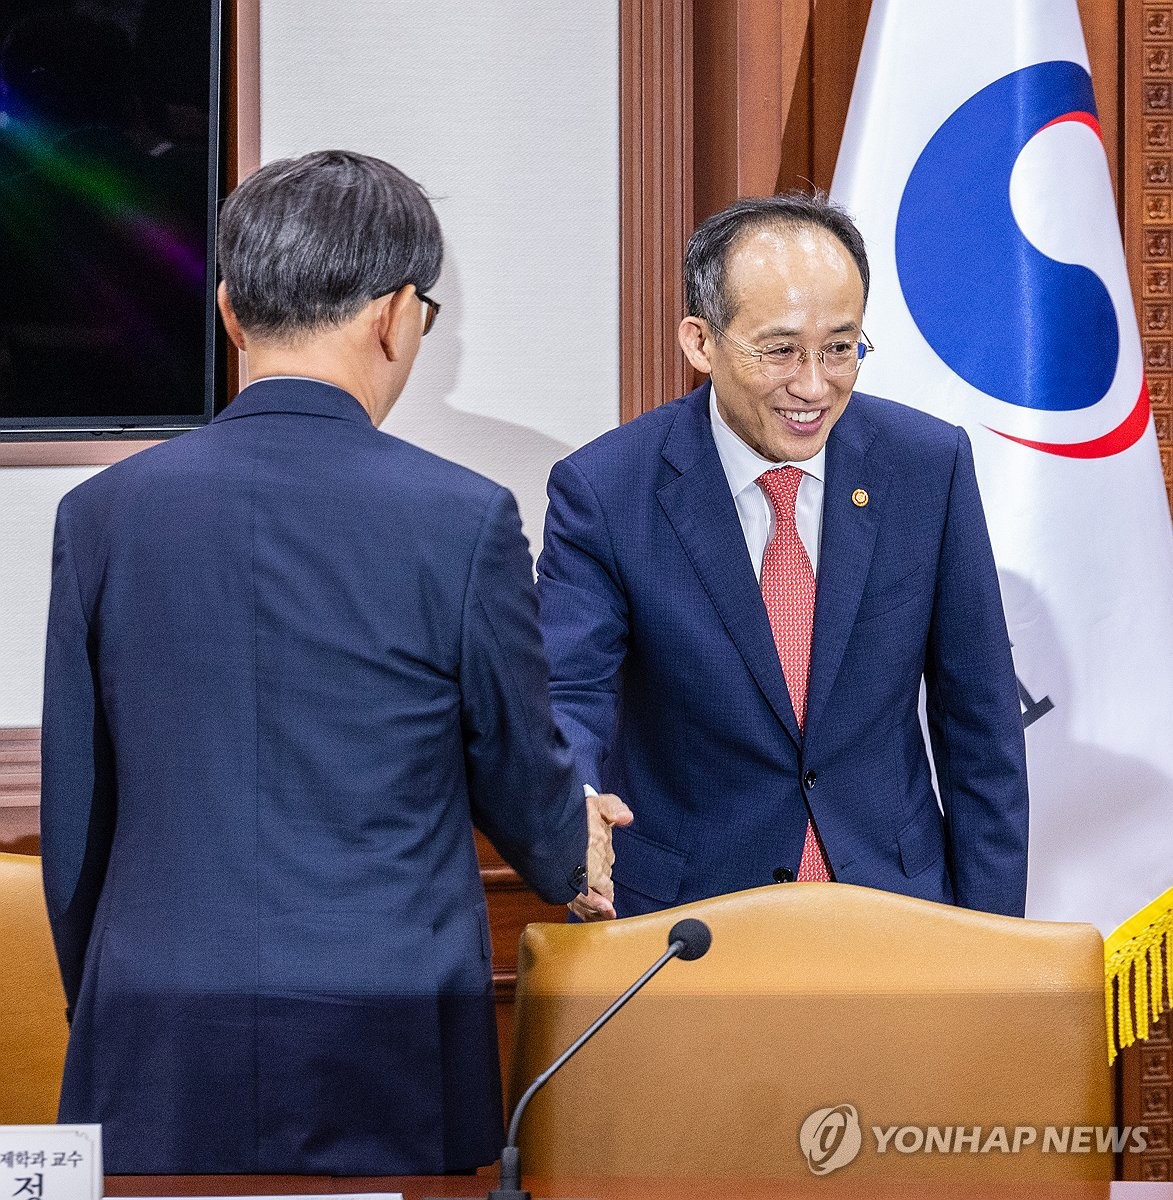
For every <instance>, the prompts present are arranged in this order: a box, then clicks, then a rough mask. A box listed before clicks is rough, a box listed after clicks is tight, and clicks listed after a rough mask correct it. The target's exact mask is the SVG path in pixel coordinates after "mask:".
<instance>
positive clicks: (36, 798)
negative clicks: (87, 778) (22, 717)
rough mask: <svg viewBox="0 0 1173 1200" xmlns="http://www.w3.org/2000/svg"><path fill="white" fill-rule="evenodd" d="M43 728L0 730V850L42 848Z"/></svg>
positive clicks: (24, 851)
mask: <svg viewBox="0 0 1173 1200" xmlns="http://www.w3.org/2000/svg"><path fill="white" fill-rule="evenodd" d="M40 801H41V731H40V730H39V729H0V853H4V854H36V853H38V851H39V849H40Z"/></svg>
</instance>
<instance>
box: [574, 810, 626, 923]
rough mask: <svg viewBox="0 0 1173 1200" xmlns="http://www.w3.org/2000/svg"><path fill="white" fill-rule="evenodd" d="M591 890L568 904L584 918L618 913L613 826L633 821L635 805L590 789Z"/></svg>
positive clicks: (596, 918)
mask: <svg viewBox="0 0 1173 1200" xmlns="http://www.w3.org/2000/svg"><path fill="white" fill-rule="evenodd" d="M586 808H587V889H588V890H587V892H586V893H585V894H579V895H578V896H575V898H574V899H573V900H572V901H571V902H570V904H569V905H567V907H568V908H569V909H570V911H571V912H572V913H573V914H574V915H575V916H576V917H578V919H579V920H580V921H609V920H613V919H614V917H615V885H614V884H613V883H612V882H611V867H612V866H613V865H614V863H615V851H614V850H613V849H612V847H611V828H612V826H615V825H630V824H631V822H632V812H631V809H630V808H628V807H627V805H626V804H624V803H623V801H622V800H620V799H619V797H618V796H615V795H612V794H610V793H607V794H605V795H602V796H597V795H595V794H594V793H593V792H588V793H587V798H586Z"/></svg>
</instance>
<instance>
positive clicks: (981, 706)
mask: <svg viewBox="0 0 1173 1200" xmlns="http://www.w3.org/2000/svg"><path fill="white" fill-rule="evenodd" d="M925 684H926V690H927V701H928V704H927V707H928V721H929V735H930V740H931V742H932V747H933V759H934V763H935V765H936V770H937V783H938V787H939V789H940V794H941V803H942V807H943V809H944V814H945V827H946V831H947V836H948V841H949V846H950V855H951V866H952V871H953V881H954V888H955V892H956V900H957V903H958V904H960V905H963V906H964V907H966V908H973V909H978V910H981V911H984V912H993V913H1004V914H1006V915H1008V916H1019V917H1020V916H1022V915H1023V914H1024V913H1025V911H1026V869H1027V827H1028V803H1027V783H1026V746H1025V739H1024V736H1023V726H1022V712H1021V706H1020V702H1019V698H1018V685H1017V680H1016V678H1015V674H1014V662H1013V659H1012V657H1011V653H1010V639H1009V637H1008V635H1007V632H1006V618H1005V615H1004V612H1003V608H1002V596H1001V591H1000V589H999V586H998V574H997V569H996V567H995V565H994V555H993V551H992V550H991V548H990V538H989V533H988V532H987V529H986V521H985V515H984V513H983V510H982V503H981V497H980V495H979V494H978V486H977V478H976V475H975V473H974V466H973V454H972V451H971V449H970V444H969V438H968V437H967V436H966V434H965V432H964V430H960V429H959V430H958V444H957V455H956V459H955V463H954V473H953V480H952V486H951V489H950V496H949V510H948V514H947V516H946V522H945V530H944V537H943V540H942V546H941V557H940V562H939V567H938V575H937V587H936V596H935V601H934V608H933V621H932V627H931V629H930V636H929V654H928V661H927V662H926V665H925Z"/></svg>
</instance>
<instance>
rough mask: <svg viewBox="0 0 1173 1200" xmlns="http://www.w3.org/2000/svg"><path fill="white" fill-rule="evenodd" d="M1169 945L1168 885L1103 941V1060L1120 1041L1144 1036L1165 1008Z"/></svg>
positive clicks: (1172, 935)
mask: <svg viewBox="0 0 1173 1200" xmlns="http://www.w3.org/2000/svg"><path fill="white" fill-rule="evenodd" d="M1171 950H1173V888H1170V889H1169V890H1168V891H1167V892H1165V894H1164V895H1162V896H1160V897H1159V898H1158V899H1156V900H1154V901H1153V903H1152V904H1149V905H1147V906H1146V907H1145V908H1143V909H1141V911H1140V912H1138V913H1137V914H1136V915H1135V916H1133V917H1129V919H1128V920H1127V921H1125V922H1124V924H1123V925H1121V926H1120V928H1119V929H1117V930H1115V931H1114V932H1113V933H1112V934H1111V935H1110V936H1109V937H1108V938H1107V940H1106V941H1105V942H1104V1005H1105V1013H1106V1016H1107V1022H1108V1061H1109V1063H1111V1062H1113V1061H1115V1058H1116V1055H1117V1053H1118V1052H1119V1051H1120V1050H1123V1049H1124V1048H1125V1047H1126V1046H1131V1045H1132V1044H1133V1043H1134V1042H1136V1041H1137V1040H1138V1039H1140V1040H1143V1039H1144V1038H1147V1037H1148V1036H1149V1033H1150V1031H1151V1029H1152V1025H1153V1024H1154V1023H1155V1022H1156V1021H1158V1020H1160V1017H1161V1014H1162V1013H1164V1012H1165V1011H1166V1010H1167V1009H1169V1007H1170V1000H1171V997H1170V994H1169V992H1170V983H1171V978H1170V977H1171V976H1173V969H1171V967H1173V964H1171V962H1170V953H1171ZM1134 1014H1135V1020H1134Z"/></svg>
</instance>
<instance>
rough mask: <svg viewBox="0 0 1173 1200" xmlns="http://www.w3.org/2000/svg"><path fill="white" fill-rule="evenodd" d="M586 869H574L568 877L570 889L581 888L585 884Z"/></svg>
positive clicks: (580, 867)
mask: <svg viewBox="0 0 1173 1200" xmlns="http://www.w3.org/2000/svg"><path fill="white" fill-rule="evenodd" d="M586 877H587V869H586V867H582V866H579V867H575V868H574V871H573V872H572V873H571V876H570V884H571V886H572V887H576V888H578V887H582V885H583V884H584V883H586Z"/></svg>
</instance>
